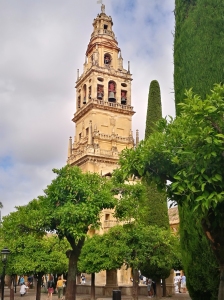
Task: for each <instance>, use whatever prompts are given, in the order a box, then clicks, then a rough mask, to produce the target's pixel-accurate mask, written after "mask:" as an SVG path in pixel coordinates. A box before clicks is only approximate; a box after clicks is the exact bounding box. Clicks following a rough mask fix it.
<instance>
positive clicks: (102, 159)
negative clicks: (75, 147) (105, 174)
mask: <svg viewBox="0 0 224 300" xmlns="http://www.w3.org/2000/svg"><path fill="white" fill-rule="evenodd" d="M87 162H92V163H106V164H111V165H118V158H112V157H111V158H108V157H101V156H95V155H94V156H93V155H89V154H86V155H84V156H82V157H80V158H79V159H77V160H74V161H72V159H68V160H67V163H68V164H69V165H71V166H81V165H83V164H86V163H87Z"/></svg>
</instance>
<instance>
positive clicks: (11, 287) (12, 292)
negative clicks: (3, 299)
mask: <svg viewBox="0 0 224 300" xmlns="http://www.w3.org/2000/svg"><path fill="white" fill-rule="evenodd" d="M14 280H15V276H11V284H10V300H14Z"/></svg>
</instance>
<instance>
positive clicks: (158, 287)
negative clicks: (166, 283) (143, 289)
mask: <svg viewBox="0 0 224 300" xmlns="http://www.w3.org/2000/svg"><path fill="white" fill-rule="evenodd" d="M161 297H162V290H161V280H160V279H156V298H158V299H160V298H161Z"/></svg>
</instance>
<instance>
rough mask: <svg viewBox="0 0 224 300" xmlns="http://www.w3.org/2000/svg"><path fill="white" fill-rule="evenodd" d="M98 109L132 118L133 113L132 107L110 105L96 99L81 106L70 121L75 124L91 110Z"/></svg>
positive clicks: (110, 103) (117, 104) (116, 104)
mask: <svg viewBox="0 0 224 300" xmlns="http://www.w3.org/2000/svg"><path fill="white" fill-rule="evenodd" d="M94 108H95V109H100V110H104V111H110V112H116V113H119V114H123V115H129V116H133V115H134V114H135V111H133V106H130V105H122V104H120V103H112V102H107V101H102V100H98V99H91V100H90V101H89V102H88V103H87V104H85V105H84V106H82V107H81V108H80V109H79V110H78V111H77V112H76V113H75V114H74V118H73V119H72V121H73V122H75V123H76V122H77V121H78V120H79V119H80V118H82V117H83V116H84V115H86V113H87V112H89V111H90V110H92V109H94Z"/></svg>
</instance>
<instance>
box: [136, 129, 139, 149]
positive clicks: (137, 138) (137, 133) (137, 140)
mask: <svg viewBox="0 0 224 300" xmlns="http://www.w3.org/2000/svg"><path fill="white" fill-rule="evenodd" d="M138 144H139V130H138V129H137V130H136V143H135V146H136V147H137V146H138Z"/></svg>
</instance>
